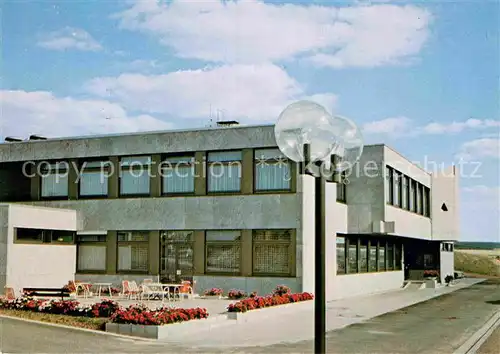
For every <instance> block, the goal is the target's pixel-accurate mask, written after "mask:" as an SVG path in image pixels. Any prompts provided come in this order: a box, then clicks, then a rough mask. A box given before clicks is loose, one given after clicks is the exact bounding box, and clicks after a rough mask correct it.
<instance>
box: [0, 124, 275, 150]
mask: <svg viewBox="0 0 500 354" xmlns="http://www.w3.org/2000/svg"><path fill="white" fill-rule="evenodd" d="M273 126H274V124H253V125H242V124H240V125H233V126H228V127H201V128H188V129H186V128H180V129H168V130H146V131H139V132H129V133H110V134H94V135H90V134H89V135H75V136H62V137H54V138H51V137H50V136H44V137H46V138H47V139H42V140H29V139H26V140H22V141H13V142H6V141H3V142H0V145H2V144H9V145H12V144H23V143H39V142H45V143H46V142H48V141H65V140H81V139H101V138H115V137H127V136H142V135H153V134H168V133H189V132H198V131H200V132H202V131H210V130H229V129H249V128H263V127H273ZM7 137H12V138H18V137H14V136H6V137H5V138H7Z"/></svg>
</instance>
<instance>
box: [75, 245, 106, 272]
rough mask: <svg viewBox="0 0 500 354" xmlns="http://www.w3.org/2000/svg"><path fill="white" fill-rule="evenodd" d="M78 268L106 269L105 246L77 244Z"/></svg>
mask: <svg viewBox="0 0 500 354" xmlns="http://www.w3.org/2000/svg"><path fill="white" fill-rule="evenodd" d="M78 269H79V270H106V246H91V245H79V246H78Z"/></svg>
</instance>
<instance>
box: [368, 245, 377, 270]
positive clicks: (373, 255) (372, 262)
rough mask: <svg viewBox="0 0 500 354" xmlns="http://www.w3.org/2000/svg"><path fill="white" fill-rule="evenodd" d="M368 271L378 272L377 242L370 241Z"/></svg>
mask: <svg viewBox="0 0 500 354" xmlns="http://www.w3.org/2000/svg"><path fill="white" fill-rule="evenodd" d="M368 271H369V272H376V271H377V241H375V240H370V251H369V253H368Z"/></svg>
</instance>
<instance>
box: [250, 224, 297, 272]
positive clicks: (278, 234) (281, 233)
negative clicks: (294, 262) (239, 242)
mask: <svg viewBox="0 0 500 354" xmlns="http://www.w3.org/2000/svg"><path fill="white" fill-rule="evenodd" d="M252 243H253V274H257V275H284V276H286V275H289V274H290V272H291V262H290V256H291V245H292V233H291V232H290V230H253V234H252Z"/></svg>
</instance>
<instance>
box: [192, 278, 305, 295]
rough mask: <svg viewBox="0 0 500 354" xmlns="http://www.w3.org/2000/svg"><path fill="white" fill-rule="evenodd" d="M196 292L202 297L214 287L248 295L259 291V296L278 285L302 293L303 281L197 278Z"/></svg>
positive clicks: (289, 279)
mask: <svg viewBox="0 0 500 354" xmlns="http://www.w3.org/2000/svg"><path fill="white" fill-rule="evenodd" d="M193 280H194V281H196V284H195V291H196V292H198V293H199V294H200V295H202V294H203V292H204V291H205V290H208V289H210V288H213V287H217V288H221V289H224V292H225V293H226V294H227V292H228V291H229V290H231V289H239V290H243V291H245V292H247V293H250V292H252V291H257V293H258V294H259V295H266V294H270V293H272V291H273V290H274V289H275V288H276V286H278V285H285V286H288V287H289V288H290V289H291V290H292V292H300V291H301V285H300V283H301V281H300V279H299V278H280V277H230V276H229V277H223V276H208V275H203V276H195V277H194V278H193Z"/></svg>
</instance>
